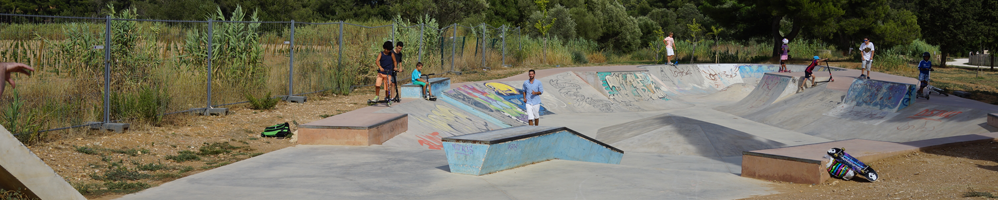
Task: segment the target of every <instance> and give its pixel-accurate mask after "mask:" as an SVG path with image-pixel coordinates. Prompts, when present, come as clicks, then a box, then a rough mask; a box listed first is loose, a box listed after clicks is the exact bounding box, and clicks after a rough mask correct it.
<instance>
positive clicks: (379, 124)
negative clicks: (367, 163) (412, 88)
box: [298, 107, 409, 146]
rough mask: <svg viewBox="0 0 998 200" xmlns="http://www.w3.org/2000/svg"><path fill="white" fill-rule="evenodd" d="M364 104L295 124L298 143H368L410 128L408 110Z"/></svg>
mask: <svg viewBox="0 0 998 200" xmlns="http://www.w3.org/2000/svg"><path fill="white" fill-rule="evenodd" d="M380 109H381V108H379V107H366V108H361V109H357V110H354V111H350V112H347V113H343V114H339V115H336V116H332V117H328V118H325V119H321V120H317V121H313V122H309V123H306V124H302V125H301V126H298V144H305V145H350V146H369V145H372V144H382V143H384V142H385V141H388V140H389V139H392V137H395V136H396V135H398V134H401V133H403V132H406V131H407V130H409V128H408V127H409V117H408V114H398V113H374V111H377V110H380Z"/></svg>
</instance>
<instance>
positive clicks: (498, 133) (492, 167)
mask: <svg viewBox="0 0 998 200" xmlns="http://www.w3.org/2000/svg"><path fill="white" fill-rule="evenodd" d="M442 141H443V146H444V152H445V154H446V155H447V163H448V165H449V167H450V171H451V173H459V174H469V175H476V176H480V175H485V174H491V173H495V172H499V171H503V170H507V169H512V168H516V167H521V166H525V165H530V164H533V163H538V162H543V161H547V160H552V159H561V160H574V161H585V162H596V163H607V164H620V160H621V158H623V156H624V151H622V150H620V149H617V148H614V147H612V146H610V145H607V144H605V143H603V142H600V141H597V140H595V139H593V138H589V137H587V136H585V135H582V134H580V133H578V132H575V131H573V130H571V129H568V128H565V127H546V126H517V127H510V128H505V129H499V130H494V131H487V132H481V133H474V134H468V135H461V136H454V137H447V138H443V139H442Z"/></svg>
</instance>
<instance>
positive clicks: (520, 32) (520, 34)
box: [516, 26, 523, 51]
mask: <svg viewBox="0 0 998 200" xmlns="http://www.w3.org/2000/svg"><path fill="white" fill-rule="evenodd" d="M516 40H518V41H519V43H520V51H523V29H520V27H519V26H517V27H516Z"/></svg>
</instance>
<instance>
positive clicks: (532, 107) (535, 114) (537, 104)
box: [523, 69, 544, 126]
mask: <svg viewBox="0 0 998 200" xmlns="http://www.w3.org/2000/svg"><path fill="white" fill-rule="evenodd" d="M535 73H536V72H534V70H532V69H531V70H530V71H527V75H529V76H530V80H526V81H523V103H524V104H526V108H527V124H529V125H531V126H537V125H539V124H540V122H541V121H540V119H541V94H542V93H544V85H542V84H541V81H537V80H534V74H535Z"/></svg>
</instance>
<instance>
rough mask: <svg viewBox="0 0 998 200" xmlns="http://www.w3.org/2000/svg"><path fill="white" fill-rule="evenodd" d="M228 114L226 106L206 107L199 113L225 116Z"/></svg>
mask: <svg viewBox="0 0 998 200" xmlns="http://www.w3.org/2000/svg"><path fill="white" fill-rule="evenodd" d="M228 114H229V109H228V108H208V109H205V110H204V112H202V113H201V115H208V116H211V115H218V116H225V115H228Z"/></svg>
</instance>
